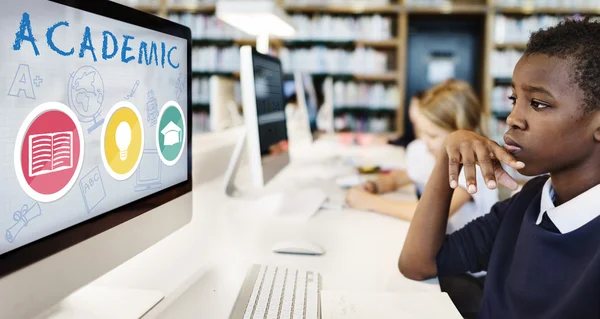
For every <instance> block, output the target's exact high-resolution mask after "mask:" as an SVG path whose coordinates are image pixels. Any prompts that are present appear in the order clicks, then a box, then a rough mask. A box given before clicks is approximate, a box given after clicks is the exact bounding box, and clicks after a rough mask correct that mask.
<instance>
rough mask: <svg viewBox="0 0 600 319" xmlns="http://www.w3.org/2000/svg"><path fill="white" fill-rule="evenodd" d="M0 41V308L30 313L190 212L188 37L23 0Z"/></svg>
mask: <svg viewBox="0 0 600 319" xmlns="http://www.w3.org/2000/svg"><path fill="white" fill-rule="evenodd" d="M0 43H3V47H4V49H3V50H0V70H1V72H2V74H4V75H5V76H3V77H2V78H1V79H0V88H1V89H2V90H3V91H4V92H6V94H4V95H3V96H2V103H1V106H0V176H2V183H0V231H1V232H2V233H3V236H1V237H0V238H1V239H0V309H2V315H0V317H3V318H23V317H25V318H30V317H33V316H34V315H37V314H38V313H40V312H42V311H44V310H45V309H47V308H49V307H50V306H52V305H53V304H55V303H57V302H59V301H60V300H62V299H63V298H65V297H66V296H68V295H69V294H71V293H72V292H74V291H75V290H77V289H78V288H81V287H83V286H86V285H87V284H88V283H90V282H91V281H93V280H94V279H96V278H98V277H99V276H101V275H103V274H105V273H106V272H108V271H110V270H112V269H113V268H115V267H116V266H118V265H120V264H122V263H123V262H125V261H126V260H128V259H130V258H131V257H133V256H135V255H136V254H138V253H140V252H142V251H143V250H144V249H146V248H148V247H150V246H151V245H153V244H154V243H156V242H157V241H159V240H160V239H162V238H164V237H165V236H167V235H168V234H170V233H172V232H173V231H175V230H176V229H178V228H180V227H182V226H183V225H185V224H186V223H188V222H189V221H190V220H191V213H192V212H191V206H192V205H191V196H190V190H191V188H192V174H191V164H192V159H191V155H192V152H191V145H192V144H191V134H188V132H187V130H188V128H190V127H191V117H190V115H191V108H190V107H191V94H190V87H191V79H190V75H191V63H190V62H191V32H190V29H189V28H187V27H184V26H181V25H178V24H175V23H172V22H169V21H167V20H163V19H161V18H159V17H156V16H153V15H150V14H146V13H143V12H140V11H137V10H134V9H131V8H128V7H125V6H122V5H119V4H116V3H113V2H110V1H100V0H95V1H89V0H52V1H50V0H20V1H16V2H11V4H10V5H9V6H5V7H4V8H3V9H2V12H0ZM149 92H152V94H149ZM150 97H151V98H152V99H150ZM167 202H169V203H168V204H167V205H164V204H165V203H167ZM173 203H175V204H173ZM172 205H177V209H173V206H172ZM84 317H85V316H84Z"/></svg>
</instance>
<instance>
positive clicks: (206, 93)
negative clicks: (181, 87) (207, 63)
mask: <svg viewBox="0 0 600 319" xmlns="http://www.w3.org/2000/svg"><path fill="white" fill-rule="evenodd" d="M208 79H209V78H208V77H202V78H198V77H195V78H193V79H192V104H208V103H209V97H210V85H209V80H208Z"/></svg>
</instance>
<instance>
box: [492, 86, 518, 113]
mask: <svg viewBox="0 0 600 319" xmlns="http://www.w3.org/2000/svg"><path fill="white" fill-rule="evenodd" d="M511 95H512V89H511V87H510V86H508V85H502V86H496V87H494V89H493V90H492V110H493V111H499V112H510V110H512V108H513V105H512V101H511V100H510V99H509V98H508V97H509V96H511Z"/></svg>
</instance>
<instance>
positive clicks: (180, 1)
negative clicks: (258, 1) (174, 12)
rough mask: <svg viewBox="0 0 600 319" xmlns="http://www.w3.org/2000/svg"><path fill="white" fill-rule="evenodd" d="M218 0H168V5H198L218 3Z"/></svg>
mask: <svg viewBox="0 0 600 319" xmlns="http://www.w3.org/2000/svg"><path fill="white" fill-rule="evenodd" d="M216 3H217V0H167V5H189V6H193V5H198V4H216Z"/></svg>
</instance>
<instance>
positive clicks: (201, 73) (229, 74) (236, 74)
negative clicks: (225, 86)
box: [192, 71, 240, 79]
mask: <svg viewBox="0 0 600 319" xmlns="http://www.w3.org/2000/svg"><path fill="white" fill-rule="evenodd" d="M212 75H219V76H224V77H232V78H236V79H237V78H239V77H240V72H225V71H192V76H197V77H198V76H204V77H206V76H212Z"/></svg>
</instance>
